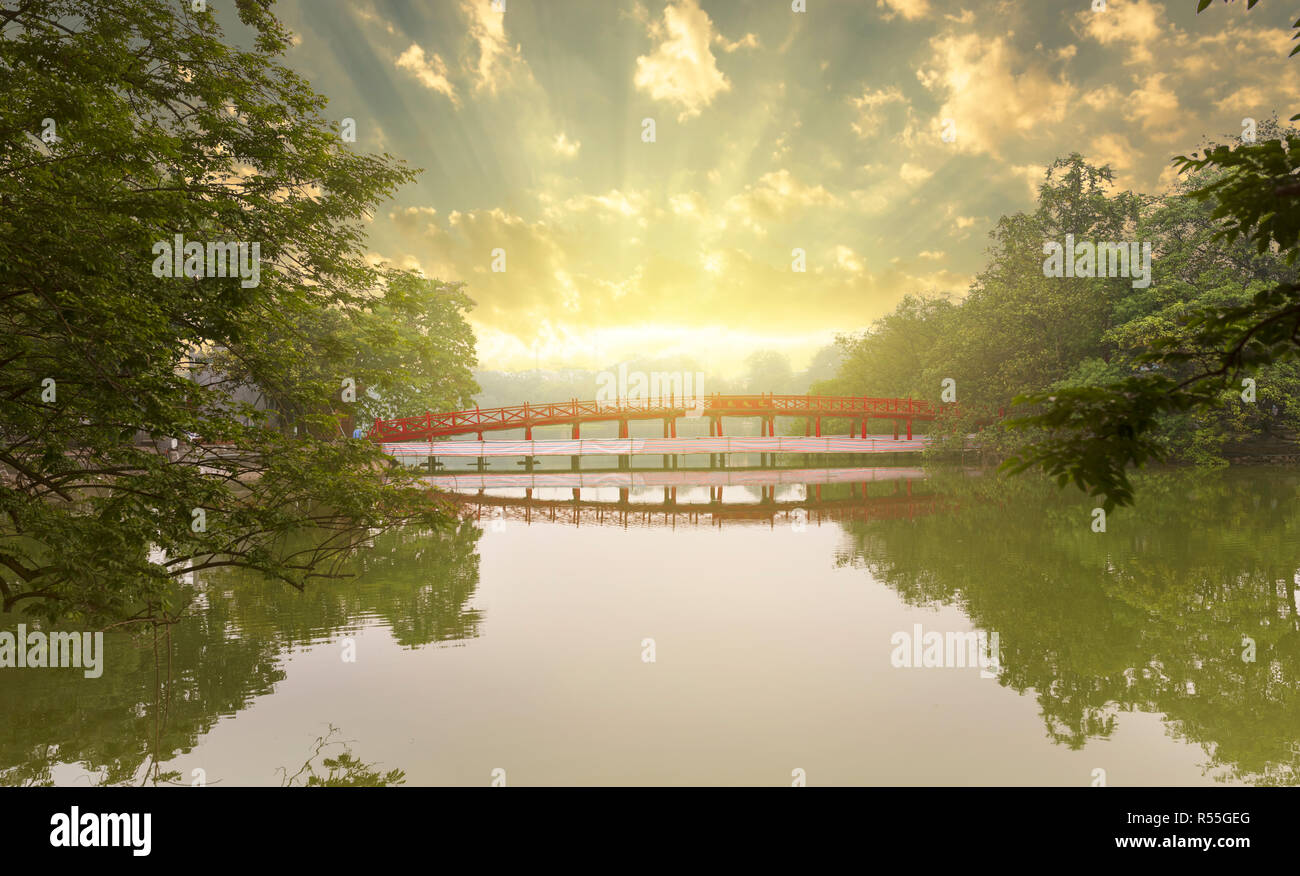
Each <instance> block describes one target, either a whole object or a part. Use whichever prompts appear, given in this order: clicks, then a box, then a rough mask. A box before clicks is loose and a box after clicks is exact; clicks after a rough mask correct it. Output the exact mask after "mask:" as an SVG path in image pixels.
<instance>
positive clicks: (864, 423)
mask: <svg viewBox="0 0 1300 876" xmlns="http://www.w3.org/2000/svg"><path fill="white" fill-rule="evenodd" d="M867 422H868V419H867V417H863V418H862V437H863V438H866V437H867Z"/></svg>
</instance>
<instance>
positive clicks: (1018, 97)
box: [917, 33, 1076, 153]
mask: <svg viewBox="0 0 1300 876" xmlns="http://www.w3.org/2000/svg"><path fill="white" fill-rule="evenodd" d="M930 48H931V50H932V53H933V54H932V57H931V60H930V63H929V65H928V66H927V67H926V68H923V69H921V70H919V71H917V78H918V79H919V80H920V82H921V84H922V85H924V86H925V87H926V88H927V89H928V90H930V91H931V92H933V93H934V94H935V96H936V97H937V98H939V99H940V100H942V101H943V103H942V105H941V106H940V108H939V112H938V114H937V115H936V117H935V118H934V119H933V120H932V122H931V131H930V133H931V135H932V137H933V142H935V143H938V142H940V132H941V128H942V124H943V120H944V119H952V120H953V122H954V123H955V125H956V140H955V142H953V143H952V144H950V145H951V146H953V147H954V148H955V149H956V150H957V151H959V152H966V153H997V152H999V151H1000V147H1001V146H1002V145H1003V144H1004V143H1007V142H1008V141H1012V142H1018V141H1022V140H1024V139H1025V138H1026V136H1027V135H1030V134H1036V135H1038V136H1040V137H1045V136H1049V135H1051V134H1052V133H1053V132H1054V129H1055V127H1054V126H1056V125H1058V124H1059V123H1060V122H1062V121H1064V120H1065V119H1066V118H1067V110H1068V109H1069V107H1070V103H1071V100H1072V99H1073V98H1074V96H1075V93H1076V90H1075V89H1074V87H1073V86H1071V85H1070V84H1069V83H1068V82H1066V81H1064V80H1061V79H1058V78H1056V77H1054V76H1052V75H1050V74H1049V73H1048V72H1047V70H1046V69H1045V68H1044V67H1043V66H1042V65H1041V64H1040V63H1039V62H1037V61H1036V59H1034V58H1028V59H1027V58H1024V57H1022V56H1021V55H1019V54H1018V53H1017V52H1016V51H1015V50H1014V49H1013V48H1012V46H1011V45H1010V43H1009V42H1008V41H1007V40H1006V39H1005V38H1003V37H1001V36H994V37H987V36H983V35H981V34H976V33H967V34H961V35H946V36H941V37H935V38H933V39H931V40H930Z"/></svg>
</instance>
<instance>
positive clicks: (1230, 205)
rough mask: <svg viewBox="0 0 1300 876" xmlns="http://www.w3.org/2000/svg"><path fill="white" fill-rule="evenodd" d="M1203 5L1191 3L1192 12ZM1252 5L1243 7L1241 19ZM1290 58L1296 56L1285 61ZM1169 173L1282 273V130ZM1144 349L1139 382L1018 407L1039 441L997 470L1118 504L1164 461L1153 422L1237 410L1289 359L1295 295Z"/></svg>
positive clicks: (1282, 291) (1291, 233)
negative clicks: (1179, 175)
mask: <svg viewBox="0 0 1300 876" xmlns="http://www.w3.org/2000/svg"><path fill="white" fill-rule="evenodd" d="M1211 2H1212V0H1199V2H1198V4H1197V12H1198V13H1199V12H1202V11H1204V10H1205V9H1207V8H1208V7H1209V6H1210V5H1211ZM1225 2H1227V0H1225ZM1256 2H1257V0H1248V2H1247V9H1250V8H1253V7H1254V6H1255V4H1256ZM1295 28H1296V29H1297V33H1296V34H1295V35H1293V39H1294V38H1295V36H1300V20H1297V21H1296V23H1295ZM1297 51H1300V46H1297V47H1296V48H1293V49H1292V51H1291V54H1292V55H1294V54H1295V53H1296V52H1297ZM1297 118H1300V116H1295V117H1293V118H1292V121H1295V119H1297ZM1173 163H1174V165H1175V166H1176V167H1178V168H1179V170H1180V171H1181V172H1183V173H1188V174H1197V175H1203V176H1204V177H1205V178H1206V181H1205V182H1204V184H1203V185H1201V186H1199V187H1197V188H1196V189H1194V190H1193V191H1192V192H1191V193H1190V195H1191V197H1192V198H1194V199H1196V200H1199V201H1202V202H1211V201H1212V202H1213V203H1214V209H1213V218H1214V219H1215V220H1217V222H1218V226H1217V228H1216V230H1215V232H1214V234H1213V240H1215V241H1218V242H1222V243H1224V244H1227V245H1229V246H1231V245H1232V244H1233V243H1234V242H1236V241H1238V240H1245V241H1248V242H1249V243H1250V244H1251V245H1252V246H1253V248H1254V249H1255V251H1256V253H1257V254H1258V255H1260V256H1263V255H1264V254H1266V253H1268V252H1270V251H1273V252H1277V253H1280V254H1282V255H1284V257H1285V260H1286V263H1287V264H1288V265H1290V264H1294V262H1295V260H1296V258H1297V256H1300V248H1298V246H1297V243H1298V240H1297V239H1298V238H1300V135H1297V133H1296V132H1294V131H1287V132H1285V133H1284V134H1279V135H1278V136H1274V137H1272V138H1270V139H1266V140H1262V141H1260V142H1257V143H1242V144H1238V145H1228V144H1218V145H1213V146H1211V147H1209V148H1207V149H1205V150H1204V153H1203V154H1202V155H1201V156H1200V157H1197V154H1196V153H1192V155H1191V156H1178V157H1176V158H1174V159H1173ZM1149 344H1150V348H1151V349H1150V351H1149V352H1147V353H1144V354H1143V355H1141V356H1139V357H1138V358H1137V364H1138V365H1139V366H1140V369H1141V370H1140V372H1139V373H1136V374H1131V375H1129V376H1126V377H1123V378H1121V379H1118V380H1114V381H1111V382H1108V383H1104V384H1101V385H1096V386H1079V387H1071V388H1066V389H1061V390H1056V391H1042V392H1034V393H1029V394H1026V395H1024V396H1022V397H1020V398H1018V399H1017V402H1018V403H1020V404H1023V405H1027V406H1030V407H1031V408H1034V409H1035V410H1034V411H1033V412H1031V413H1030V414H1028V415H1026V416H1023V417H1021V418H1019V419H1018V420H1017V421H1016V425H1017V426H1018V427H1021V428H1036V429H1043V430H1046V431H1047V433H1048V435H1047V437H1045V438H1043V439H1042V440H1040V441H1037V442H1035V443H1034V444H1032V445H1031V446H1030V447H1028V448H1027V449H1026V450H1025V451H1024V452H1023V453H1021V454H1018V455H1017V456H1015V457H1013V458H1011V459H1009V460H1008V462H1007V463H1006V467H1007V468H1008V469H1009V470H1011V471H1013V472H1020V471H1024V470H1026V469H1028V468H1032V467H1038V468H1041V469H1043V470H1044V471H1046V472H1047V473H1048V474H1050V475H1052V476H1054V477H1056V478H1057V480H1058V482H1059V483H1060V484H1061V485H1062V486H1064V485H1065V484H1066V483H1069V482H1071V481H1073V482H1074V483H1075V485H1077V486H1078V487H1079V488H1080V489H1082V490H1085V491H1087V492H1089V493H1091V494H1093V495H1097V496H1101V497H1102V498H1103V499H1104V503H1105V507H1106V508H1107V509H1111V508H1113V507H1115V506H1117V505H1127V504H1130V503H1131V502H1132V499H1133V489H1132V484H1131V482H1130V481H1129V477H1128V470H1129V468H1130V467H1140V466H1142V465H1144V464H1146V463H1147V462H1148V461H1151V460H1160V459H1163V458H1165V456H1166V453H1167V451H1166V448H1165V447H1163V446H1162V445H1161V442H1160V441H1159V438H1158V435H1159V429H1160V426H1161V424H1162V422H1167V421H1168V419H1169V418H1170V417H1179V416H1188V415H1193V414H1195V413H1196V412H1199V411H1206V410H1211V409H1214V408H1217V407H1220V406H1222V405H1223V404H1224V403H1225V401H1227V400H1229V399H1231V398H1232V396H1233V394H1234V393H1236V392H1241V393H1243V395H1242V397H1243V400H1245V399H1246V398H1249V391H1248V390H1249V388H1250V386H1251V384H1250V383H1249V382H1248V381H1249V380H1250V379H1253V378H1252V375H1256V374H1258V373H1259V372H1260V371H1261V369H1266V368H1269V367H1272V366H1275V365H1278V364H1281V363H1290V362H1292V361H1294V360H1295V359H1296V357H1297V353H1300V285H1297V284H1296V282H1295V280H1294V278H1291V279H1288V280H1286V281H1284V282H1280V283H1277V284H1274V285H1271V286H1270V287H1268V288H1264V289H1259V290H1258V291H1255V292H1254V294H1253V295H1252V297H1251V298H1250V299H1249V300H1248V301H1244V302H1243V301H1228V302H1211V303H1207V304H1204V305H1202V306H1199V307H1195V308H1191V309H1189V310H1188V311H1187V312H1186V313H1184V314H1183V315H1182V316H1181V318H1180V319H1179V327H1178V330H1177V331H1166V332H1163V333H1160V334H1156V335H1154V336H1152V337H1151V338H1150V340H1149ZM1243 387H1244V388H1243Z"/></svg>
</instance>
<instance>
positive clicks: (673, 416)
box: [366, 394, 956, 442]
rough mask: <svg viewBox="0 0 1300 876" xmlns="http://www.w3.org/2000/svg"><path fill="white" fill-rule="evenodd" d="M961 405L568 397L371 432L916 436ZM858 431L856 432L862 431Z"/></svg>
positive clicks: (381, 438)
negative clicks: (750, 423) (875, 423)
mask: <svg viewBox="0 0 1300 876" xmlns="http://www.w3.org/2000/svg"><path fill="white" fill-rule="evenodd" d="M955 407H956V406H955V405H943V406H939V405H935V404H932V403H930V402H928V401H921V400H919V399H911V398H864V397H861V396H822V395H717V394H714V395H707V396H700V397H698V398H689V399H676V398H673V397H669V398H666V399H665V398H651V399H618V400H614V401H578V400H576V399H575V400H573V401H567V402H556V403H554V404H545V405H529V404H527V403H525V404H522V405H515V406H513V407H505V408H474V409H472V410H466V411H453V412H451V413H448V414H434V413H426V414H425V415H424V416H422V417H405V418H403V419H397V420H375V423H374V425H373V426H372V427H371V429H370V431H369V433H368V434H367V435H366V437H367V438H369V439H370V440H371V441H375V442H395V441H427V440H430V439H433V438H442V437H447V436H449V435H477V436H478V440H480V441H482V440H483V433H484V432H492V431H499V430H502V429H523V430H524V440H525V441H531V440H532V438H533V428H534V427H535V426H566V425H567V426H572V427H573V437H574V438H581V437H582V435H581V434H580V432H581V426H582V424H583V423H595V422H609V421H617V422H618V424H619V428H618V434H619V437H620V438H627V437H629V435H628V426H627V424H628V423H629V422H630V421H632V420H663V421H664V437H665V438H676V437H677V420H678V419H679V418H681V417H690V418H694V419H698V418H700V417H707V418H708V420H709V434H710V435H716V436H721V435H722V434H723V432H722V418H723V417H758V418H759V419H760V420H761V421H762V433H763V435H764V436H775V435H776V424H775V420H776V418H777V417H800V418H803V419H805V420H806V421H807V422H806V424H805V430H804V431H805V434H808V435H811V434H813V433H814V429H815V434H816V435H817V436H818V437H820V436H821V434H822V418H823V417H833V418H836V419H848V420H851V421H854V422H856V423H860V425H861V432H862V436H863V437H864V438H865V437H866V435H867V421H868V420H893V421H894V437H895V438H897V437H898V429H899V424H900V423H905V424H906V425H907V437H908V438H909V439H911V437H912V423H913V422H915V421H922V422H924V421H932V420H937V419H939V417H941V416H943V415H944V414H945V413H946V412H947V411H948V410H949V409H955ZM856 431H857V429H856V428H855V429H854V432H855V433H856Z"/></svg>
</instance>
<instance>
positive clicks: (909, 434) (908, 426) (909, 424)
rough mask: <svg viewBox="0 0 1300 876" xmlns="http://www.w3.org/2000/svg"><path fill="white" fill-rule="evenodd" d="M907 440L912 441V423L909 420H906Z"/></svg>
mask: <svg viewBox="0 0 1300 876" xmlns="http://www.w3.org/2000/svg"><path fill="white" fill-rule="evenodd" d="M907 440H908V441H911V440H912V421H911V420H908V421H907Z"/></svg>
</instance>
